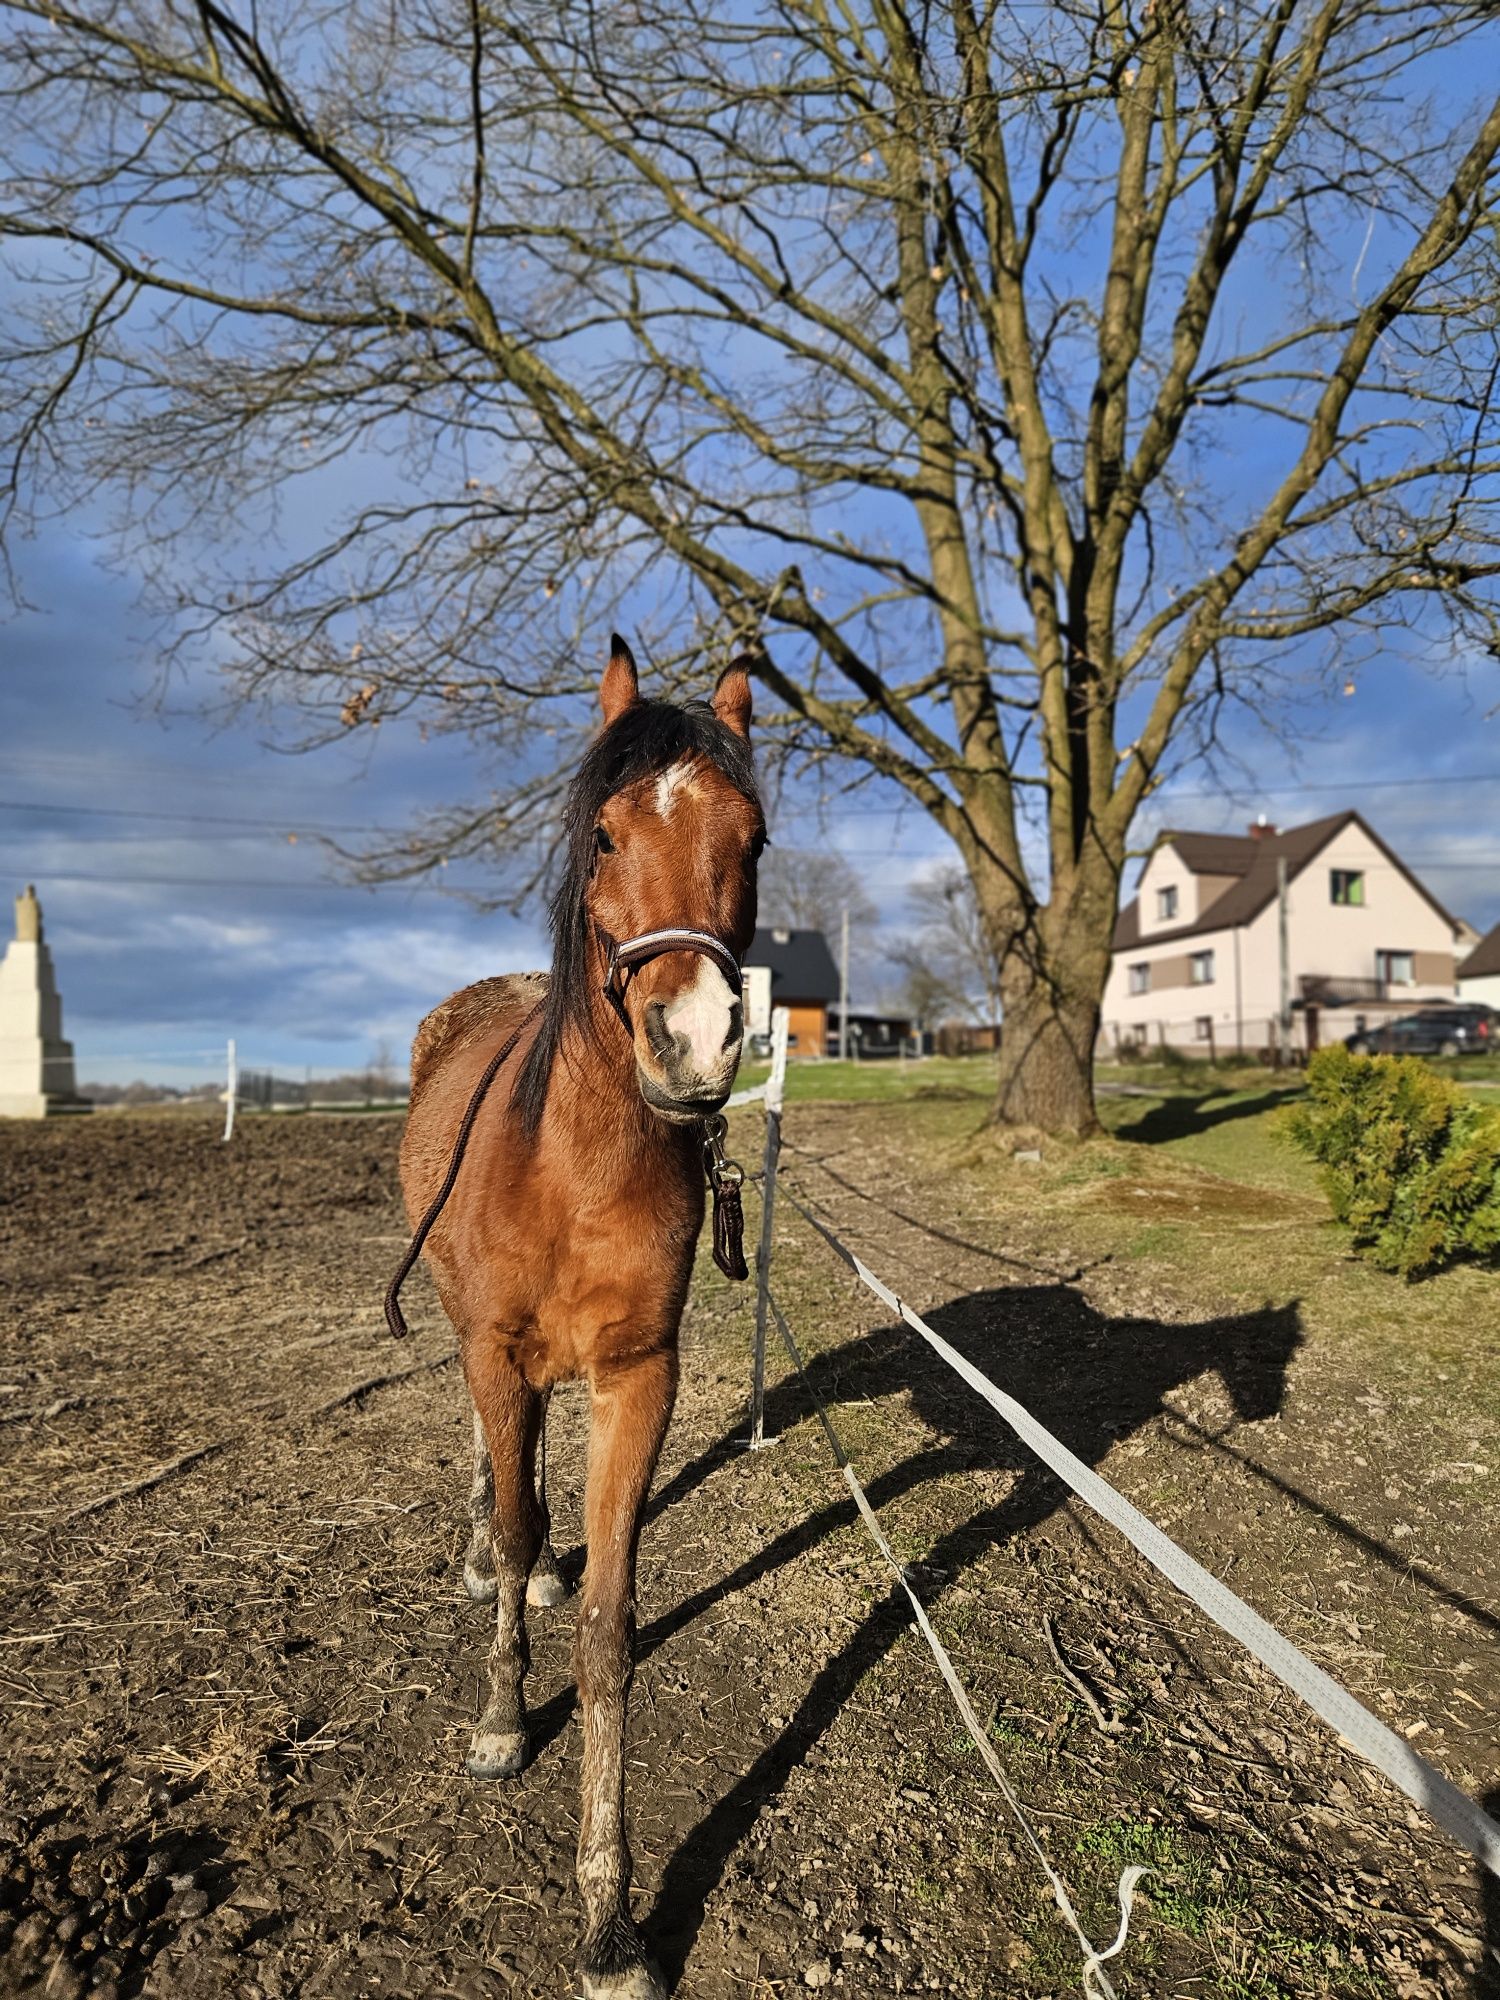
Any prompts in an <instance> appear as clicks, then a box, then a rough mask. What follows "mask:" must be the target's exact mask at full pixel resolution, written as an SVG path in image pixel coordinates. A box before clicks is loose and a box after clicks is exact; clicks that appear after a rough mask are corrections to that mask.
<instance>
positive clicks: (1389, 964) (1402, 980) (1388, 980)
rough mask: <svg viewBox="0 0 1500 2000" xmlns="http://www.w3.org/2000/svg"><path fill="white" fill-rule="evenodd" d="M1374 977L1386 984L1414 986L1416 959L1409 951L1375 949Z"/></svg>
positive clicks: (1415, 981)
mask: <svg viewBox="0 0 1500 2000" xmlns="http://www.w3.org/2000/svg"><path fill="white" fill-rule="evenodd" d="M1375 977H1376V978H1377V979H1379V980H1381V981H1382V982H1383V984H1385V985H1386V986H1415V985H1416V983H1417V967H1416V961H1415V959H1414V958H1413V956H1412V954H1411V953H1410V952H1409V951H1377V952H1376V954H1375Z"/></svg>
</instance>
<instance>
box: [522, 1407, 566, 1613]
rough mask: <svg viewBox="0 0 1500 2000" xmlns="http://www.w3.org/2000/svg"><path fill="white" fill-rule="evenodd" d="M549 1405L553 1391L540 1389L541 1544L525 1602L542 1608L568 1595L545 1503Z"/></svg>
mask: <svg viewBox="0 0 1500 2000" xmlns="http://www.w3.org/2000/svg"><path fill="white" fill-rule="evenodd" d="M551 1406H552V1391H551V1390H550V1389H544V1390H543V1391H542V1423H541V1432H540V1435H539V1437H538V1439H537V1453H536V1504H537V1511H538V1513H539V1514H540V1515H541V1521H542V1546H541V1552H540V1553H539V1555H538V1556H537V1559H536V1562H535V1564H534V1565H533V1568H532V1571H531V1578H530V1581H529V1582H528V1583H527V1585H526V1602H527V1603H528V1604H535V1605H539V1606H540V1607H541V1608H542V1609H543V1610H544V1611H545V1610H550V1609H551V1607H552V1606H553V1605H554V1604H561V1603H562V1601H563V1599H564V1598H565V1597H566V1596H567V1594H568V1586H567V1585H566V1583H564V1582H563V1573H562V1571H561V1570H560V1569H559V1568H558V1566H557V1557H556V1555H555V1554H554V1553H553V1549H552V1510H551V1508H550V1507H549V1506H548V1505H547V1413H548V1411H549V1410H550V1409H551Z"/></svg>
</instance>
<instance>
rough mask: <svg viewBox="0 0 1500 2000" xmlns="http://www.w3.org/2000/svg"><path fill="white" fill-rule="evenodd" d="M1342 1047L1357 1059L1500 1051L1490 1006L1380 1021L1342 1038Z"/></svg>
mask: <svg viewBox="0 0 1500 2000" xmlns="http://www.w3.org/2000/svg"><path fill="white" fill-rule="evenodd" d="M1344 1047H1345V1048H1346V1049H1349V1050H1350V1051H1352V1053H1353V1054H1355V1055H1357V1056H1370V1055H1393V1056H1461V1055H1484V1054H1486V1053H1487V1052H1488V1051H1490V1050H1493V1049H1496V1048H1500V1033H1497V1024H1496V1016H1495V1012H1494V1009H1493V1008H1491V1007H1480V1006H1477V1005H1473V1006H1467V1007H1424V1008H1423V1009H1422V1011H1421V1013H1419V1014H1403V1015H1402V1016H1401V1018H1400V1020H1398V1021H1380V1022H1377V1023H1376V1025H1375V1026H1374V1027H1369V1026H1366V1027H1363V1028H1356V1029H1355V1031H1354V1033H1353V1034H1352V1035H1345V1037H1344Z"/></svg>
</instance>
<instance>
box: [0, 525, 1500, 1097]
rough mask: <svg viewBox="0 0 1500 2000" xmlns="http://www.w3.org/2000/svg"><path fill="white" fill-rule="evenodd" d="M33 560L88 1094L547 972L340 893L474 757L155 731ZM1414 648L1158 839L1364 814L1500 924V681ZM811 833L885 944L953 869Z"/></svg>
mask: <svg viewBox="0 0 1500 2000" xmlns="http://www.w3.org/2000/svg"><path fill="white" fill-rule="evenodd" d="M21 555H22V559H23V580H24V583H25V585H26V589H27V592H28V595H29V598H30V599H31V601H32V604H33V606H34V608H33V609H29V610H27V611H24V612H22V613H20V614H18V615H16V616H14V617H12V618H11V620H10V621H9V622H8V623H7V624H6V625H5V626H3V627H0V653H3V659H4V671H3V673H0V801H4V804H3V805H0V853H3V855H4V857H5V867H4V869H3V871H0V880H3V882H4V883H5V884H8V885H9V886H8V887H7V889H6V893H7V895H9V894H13V893H14V892H15V891H16V890H17V889H19V888H20V887H21V886H22V885H23V884H24V883H26V882H28V881H34V882H35V883H36V884H37V885H38V889H39V892H40V894H41V896H42V900H43V905H44V909H45V912H46V922H47V934H48V938H49V940H50V942H51V944H52V948H53V953H54V957H55V960H56V963H57V967H58V974H59V980H60V983H61V986H62V991H63V999H64V1009H65V1026H66V1032H67V1033H68V1034H69V1035H70V1036H71V1038H72V1039H73V1041H74V1043H75V1045H76V1048H77V1056H78V1068H79V1074H80V1077H81V1078H88V1079H97V1080H103V1081H110V1080H113V1081H126V1080H129V1079H130V1078H133V1077H137V1076H144V1077H151V1078H156V1079H160V1080H164V1081H170V1080H174V1079H176V1080H181V1081H192V1080H195V1079H198V1078H201V1077H203V1076H206V1075H208V1074H210V1073H211V1072H212V1071H213V1070H214V1068H215V1066H216V1065H217V1063H218V1062H219V1057H220V1051H221V1050H222V1046H223V1043H224V1040H225V1038H226V1037H227V1036H228V1035H230V1034H233V1035H234V1036H235V1037H236V1039H237V1041H238V1043H239V1047H240V1053H241V1060H242V1061H243V1062H245V1063H247V1064H249V1065H253V1066H257V1067H275V1068H276V1069H278V1070H279V1071H281V1072H283V1073H288V1074H293V1075H295V1074H299V1073H300V1072H301V1071H302V1069H303V1068H304V1067H305V1066H310V1067H311V1068H312V1069H313V1070H314V1071H315V1072H327V1071H332V1070H339V1069H344V1068H351V1067H355V1066H359V1065H362V1064H363V1063H365V1062H366V1061H367V1060H368V1059H369V1057H370V1055H371V1053H372V1051H373V1049H374V1048H375V1046H376V1045H377V1044H378V1043H379V1042H381V1041H386V1042H388V1043H389V1045H390V1046H391V1047H392V1049H393V1050H395V1051H397V1052H400V1051H404V1049H405V1047H406V1045H407V1043H408V1042H409V1040H410V1036H411V1032H412V1029H413V1028H414V1026H415V1024H416V1022H417V1020H418V1019H419V1018H420V1016H421V1015H422V1013H423V1012H424V1011H425V1010H426V1009H427V1008H428V1007H429V1006H431V1005H432V1004H433V1003H434V1002H435V1001H437V1000H438V999H440V998H441V997H442V996H443V995H444V994H446V993H448V992H450V991H451V990H452V989H453V988H454V987H455V986H458V985H461V984H463V983H464V982H465V981H466V980H469V979H473V978H478V977H481V976H483V975H485V974H487V973H490V972H495V971H502V970H505V969H508V968H515V967H520V966H532V965H537V964H541V963H543V962H545V945H544V940H543V928H542V924H541V920H540V917H539V915H536V916H532V917H529V918H526V919H519V920H518V919H516V918H513V917H510V916H507V915H505V914H503V913H500V914H493V915H488V914H480V913H478V912H476V911H474V910H473V909H472V908H471V907H470V906H468V905H467V904H465V903H464V902H462V901H461V900H459V899H456V898H452V897H449V896H447V895H444V894H441V893H437V892H435V891H431V890H425V891H413V890H408V889H385V890H380V891H374V892H372V891H367V890H359V889H354V888H350V887H346V886H342V885H340V884H338V883H337V882H335V881H333V880H332V879H330V870H329V865H328V863H327V860H326V858H325V856H324V854H323V853H322V851H321V850H320V848H319V846H318V844H317V842H316V841H315V840H313V839H311V838H309V837H308V836H307V832H306V829H308V828H309V827H311V826H313V825H315V824H332V825H339V826H351V827H359V826H369V825H374V824H383V825H400V824H401V823H402V821H403V820H404V819H405V818H406V817H407V816H409V815H410V814H412V813H414V812H415V811H417V810H419V809H420V808H422V807H430V806H432V805H435V804H438V803H441V802H442V801H443V800H445V799H448V798H459V797H464V796H470V797H472V796H474V795H476V794H477V793H479V792H481V791H482V789H483V786H484V773H483V772H482V770H481V769H480V768H479V767H478V766H477V764H476V762H475V761H474V759H473V756H472V754H471V753H469V752H468V751H466V749H465V747H464V746H463V744H462V743H460V742H458V741H456V740H453V739H444V740H435V741H429V742H426V743H423V742H420V741H419V740H418V739H417V736H416V733H415V731H414V730H413V731H410V732H402V731H400V730H397V729H389V730H382V731H379V732H370V731H365V732H361V734H360V737H359V739H358V748H357V749H356V748H355V747H354V746H353V745H352V744H349V745H346V744H343V743H341V744H337V745H334V746H332V747H331V748H329V749H327V750H323V751H319V752H316V753H314V754H312V755H308V756H302V757H294V756H286V755H283V754H278V753H275V752H273V751H271V750H269V749H268V748H266V747H265V746H264V745H263V743H262V742H261V741H260V740H259V739H258V737H257V735H256V733H255V731H254V730H253V728H251V727H248V726H244V725H241V726H237V727H234V728H230V729H225V730H222V731H219V732H217V733H214V732H211V731H210V730H209V729H208V727H207V726H206V725H205V724H204V723H203V722H202V721H201V720H199V719H197V718H196V717H195V716H193V715H191V714H188V713H186V712H184V713H182V714H180V715H177V716H160V715H157V714H154V713H152V712H151V711H150V708H149V706H143V704H144V703H145V700H146V697H147V696H148V695H149V693H150V690H151V687H152V683H153V678H154V668H155V660H156V654H155V646H154V641H153V637H152V633H151V630H150V628H149V627H148V626H147V625H146V624H145V622H144V621H143V620H142V619H141V618H140V617H139V616H138V615H137V614H136V612H135V611H134V608H133V600H134V592H133V588H132V586H131V584H130V581H129V580H128V579H124V578H120V577H117V576H113V575H111V574H109V573H107V572H106V571H105V570H104V569H103V568H102V566H101V565H100V563H99V562H98V560H97V556H96V552H95V549H94V547H93V546H92V545H91V543H90V542H89V541H88V540H87V539H84V538H82V537H80V536H79V535H78V534H77V533H76V532H73V531H71V530H69V529H68V528H66V527H65V526H63V525H61V524H59V525H56V526H53V527H52V528H49V529H48V530H47V531H45V533H43V534H42V535H41V536H39V537H38V539H37V540H36V541H34V542H33V543H31V544H30V545H29V546H27V547H25V548H23V549H22V551H21ZM604 636H605V635H604V634H602V633H601V635H600V638H601V645H602V642H603V640H604ZM1412 646H1413V642H1412V640H1411V639H1410V636H1409V635H1406V634H1402V635H1399V645H1398V647H1397V649H1396V650H1393V651H1392V653H1391V654H1390V655H1388V656H1387V657H1385V658H1384V659H1382V660H1380V661H1379V662H1378V663H1376V664H1374V665H1373V666H1370V667H1367V668H1366V669H1364V670H1363V671H1361V672H1360V674H1359V675H1358V677H1357V685H1356V692H1355V693H1354V694H1353V695H1352V696H1345V695H1343V694H1342V693H1340V692H1338V691H1337V687H1335V688H1333V689H1331V690H1330V691H1328V693H1327V694H1326V696H1325V697H1324V698H1322V699H1320V700H1317V701H1314V702H1313V703H1312V704H1310V706H1309V707H1308V709H1307V710H1306V711H1305V712H1304V714H1303V715H1302V716H1301V718H1300V719H1299V724H1298V728H1297V731H1296V735H1297V737H1298V739H1299V740H1300V744H1301V748H1300V751H1299V752H1298V755H1297V757H1296V760H1295V763H1292V764H1289V762H1288V754H1287V751H1286V750H1285V748H1284V747H1283V746H1281V745H1278V744H1276V743H1274V742H1272V741H1270V740H1268V739H1265V738H1258V737H1256V736H1255V735H1254V734H1252V733H1250V732H1249V731H1248V730H1243V729H1242V730H1241V732H1240V734H1239V735H1238V736H1237V737H1235V738H1234V739H1233V742H1234V747H1235V748H1236V750H1237V751H1238V753H1239V755H1240V757H1241V758H1242V759H1243V761H1244V763H1245V764H1246V766H1247V767H1248V771H1249V775H1248V776H1247V777H1245V778H1243V779H1237V780H1236V782H1235V788H1234V789H1233V790H1232V791H1226V790H1224V789H1222V788H1220V787H1218V786H1210V785H1209V784H1208V782H1207V780H1206V778H1205V775H1204V774H1203V773H1202V771H1201V770H1200V771H1189V772H1188V773H1186V774H1185V775H1184V777H1183V779H1182V780H1181V781H1180V783H1179V784H1178V785H1177V786H1176V787H1175V788H1174V789H1173V790H1172V791H1170V792H1169V793H1167V794H1165V795H1163V797H1162V799H1161V800H1160V801H1159V802H1156V803H1154V804H1153V806H1152V808H1151V809H1150V811H1149V812H1148V815H1147V816H1146V818H1145V819H1144V820H1143V821H1142V823H1141V827H1140V833H1141V843H1142V844H1144V841H1145V839H1146V838H1147V837H1148V836H1149V833H1150V832H1151V831H1153V830H1154V829H1155V827H1157V826H1159V825H1168V824H1170V825H1187V826H1197V827H1201V828H1204V829H1210V830H1238V829H1239V828H1241V827H1242V826H1244V825H1246V824H1247V823H1248V822H1249V821H1250V820H1252V819H1253V818H1254V817H1255V816H1256V814H1257V813H1258V812H1262V811H1263V812H1265V813H1266V815H1267V817H1268V818H1270V819H1272V820H1273V821H1275V822H1276V823H1278V824H1280V825H1294V824H1296V823H1298V822H1299V821H1301V820H1305V819H1311V818H1315V817H1317V816H1319V815H1320V814H1322V813H1325V812H1331V811H1334V810H1336V809H1338V808H1340V807H1342V806H1345V805H1352V806H1355V807H1356V808H1358V810H1359V811H1361V812H1362V813H1363V814H1364V815H1365V817H1366V818H1367V819H1369V820H1370V822H1371V823H1372V824H1373V825H1374V826H1375V827H1376V828H1377V830H1378V831H1379V832H1381V833H1382V834H1383V835H1384V837H1385V838H1386V839H1387V840H1388V841H1389V842H1390V843H1391V844H1392V845H1393V846H1394V847H1395V848H1396V849H1397V851H1398V852H1399V853H1400V854H1401V855H1402V856H1403V857H1405V858H1407V859H1409V860H1410V861H1411V863H1412V865H1413V866H1414V867H1415V869H1416V872H1417V873H1418V874H1419V875H1421V876H1422V878H1423V879H1424V880H1425V881H1427V882H1428V883H1429V884H1430V886H1431V887H1432V888H1433V890H1434V892H1435V893H1436V894H1437V895H1438V896H1439V897H1440V899H1441V900H1443V901H1444V902H1445V903H1446V904H1447V906H1448V907H1449V908H1450V909H1451V910H1453V911H1454V912H1455V913H1456V914H1461V915H1464V916H1467V917H1469V918H1470V920H1471V921H1472V922H1474V923H1475V924H1476V925H1478V926H1479V927H1480V928H1481V929H1484V928H1487V927H1488V926H1489V925H1490V924H1492V923H1495V922H1497V921H1500V867H1497V866H1496V835H1497V831H1500V716H1497V715H1496V714H1495V713H1493V711H1494V709H1495V707H1496V704H1497V702H1500V684H1497V677H1496V676H1495V674H1494V671H1493V669H1492V668H1490V667H1488V666H1486V668H1485V670H1484V672H1483V673H1482V674H1477V675H1476V676H1475V677H1474V679H1473V681H1472V684H1466V683H1465V681H1464V680H1463V679H1462V678H1461V677H1457V676H1454V675H1451V674H1438V673H1429V672H1427V671H1424V669H1423V667H1422V665H1421V663H1420V660H1419V659H1418V658H1416V657H1415V656H1414V655H1413V652H1412ZM1340 685H1341V684H1340ZM1487 711H1491V712H1489V713H1487ZM1480 774H1484V775H1483V776H1482V777H1481V775H1480ZM1379 780H1397V781H1400V782H1397V783H1393V784H1390V785H1386V786H1382V785H1379V784H1377V783H1376V781H1379ZM1287 787H1297V788H1299V789H1296V790H1286V789H1284V788H1287ZM1205 791H1207V792H1208V793H1209V795H1208V796H1199V795H1198V794H1201V793H1203V792H1205ZM150 815H161V817H151V816H150ZM167 815H183V816H184V817H180V818H178V817H167ZM226 817H231V818H240V819H246V820H250V821H254V822H266V824H264V825H260V824H257V825H252V826H246V827H235V826H229V825H224V824H220V823H218V822H220V821H222V820H223V819H225V818H226ZM820 819H821V824H822V825H823V826H824V827H825V828H826V837H827V838H828V839H829V840H830V841H831V843H832V844H833V845H835V846H837V847H839V848H840V849H841V850H842V851H843V852H845V853H846V854H847V855H848V856H849V858H850V860H851V861H852V862H853V863H854V864H855V865H856V866H857V867H858V868H859V870H860V872H861V874H862V875H863V876H864V877H865V879H866V881H867V883H868V885H869V889H870V893H871V895H872V898H873V900H874V901H875V902H876V904H877V906H878V907H879V908H880V909H881V910H882V913H883V917H884V931H885V934H886V935H894V934H895V933H896V932H898V931H899V930H901V929H902V928H903V927H907V926H909V925H910V923H911V904H910V893H911V890H912V887H913V885H914V884H916V883H919V882H920V880H921V878H922V876H923V875H924V873H926V872H927V871H928V870H930V869H931V868H932V867H933V866H934V865H937V864H939V863H941V862H943V861H944V860H947V859H951V856H950V854H949V851H948V850H946V849H945V847H944V844H943V842H942V840H941V838H940V836H939V835H938V834H937V833H936V831H935V830H934V829H933V828H931V827H930V826H929V825H928V824H927V823H926V822H925V821H924V820H923V819H922V817H921V815H920V814H918V813H915V812H913V811H911V810H910V809H907V810H904V811H901V810H892V808H891V807H890V805H889V804H881V803H880V797H879V795H878V794H876V793H874V792H862V793H861V794H860V795H859V803H858V804H857V805H855V806H853V807H850V808H845V809H842V810H833V811H829V812H827V813H825V814H822V815H819V814H818V813H817V812H816V811H815V810H814V809H813V807H812V806H811V805H804V806H802V807H801V808H800V809H799V811H798V812H797V813H796V814H795V815H789V816H787V817H785V818H784V819H783V820H782V822H781V824H780V825H779V826H773V836H774V837H775V838H776V839H777V840H778V841H779V842H780V843H781V844H783V845H787V846H797V845H812V844H816V841H817V839H818V837H819V835H818V828H819V824H820ZM294 832H297V833H299V835H300V837H299V838H298V840H297V842H296V843H295V845H294V844H292V843H290V842H289V841H288V838H287V835H288V834H290V833H294ZM351 837H353V836H351ZM455 872H456V873H457V872H458V871H457V869H456V870H455ZM465 872H466V874H467V875H468V877H469V878H470V879H472V878H473V874H474V870H473V867H472V865H471V864H466V865H465ZM876 944H877V949H876V950H875V951H874V952H873V953H872V954H871V960H872V962H873V963H874V964H875V966H876V968H877V969H876V972H875V974H874V979H875V981H876V983H878V981H879V977H880V975H879V970H878V966H879V956H880V954H879V950H878V940H877V941H876Z"/></svg>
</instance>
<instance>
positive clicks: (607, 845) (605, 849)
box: [594, 826, 615, 854]
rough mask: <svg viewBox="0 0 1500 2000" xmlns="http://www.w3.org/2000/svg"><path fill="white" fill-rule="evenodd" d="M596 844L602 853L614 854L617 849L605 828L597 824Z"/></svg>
mask: <svg viewBox="0 0 1500 2000" xmlns="http://www.w3.org/2000/svg"><path fill="white" fill-rule="evenodd" d="M594 845H595V847H597V848H598V850H599V852H600V853H601V854H613V853H614V851H615V844H614V842H613V841H612V840H611V839H610V837H609V835H608V834H607V833H606V832H605V831H604V828H603V827H602V826H596V827H595V828H594Z"/></svg>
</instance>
